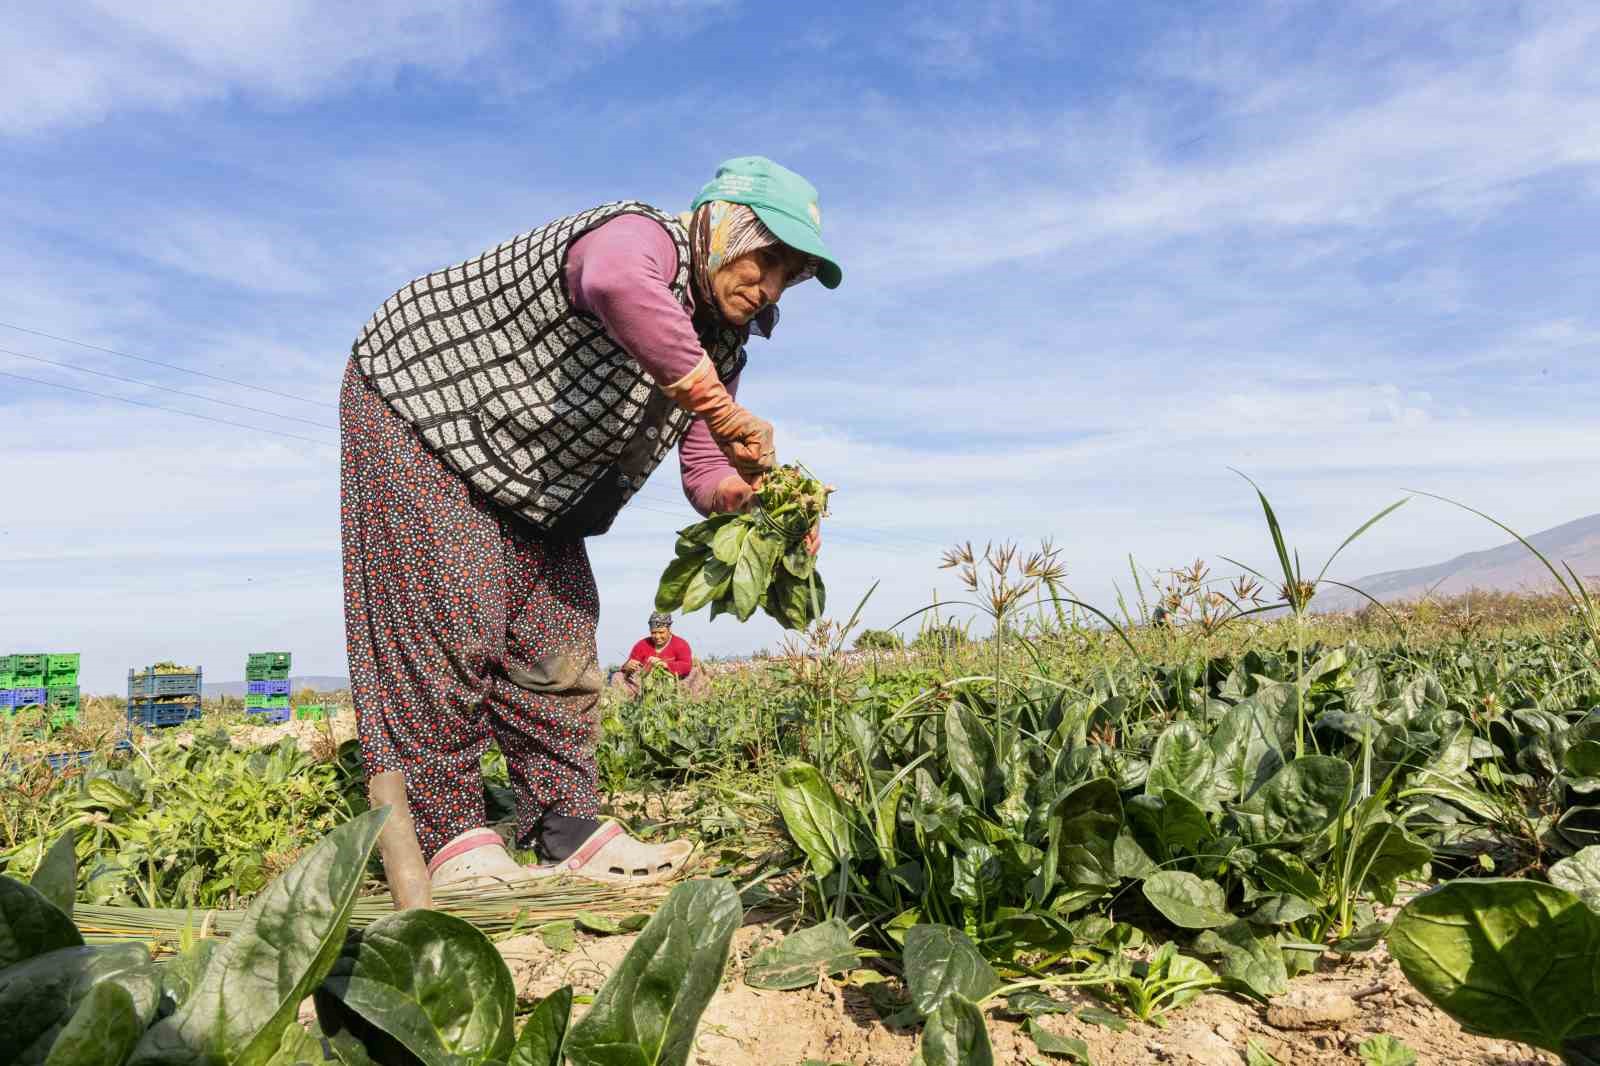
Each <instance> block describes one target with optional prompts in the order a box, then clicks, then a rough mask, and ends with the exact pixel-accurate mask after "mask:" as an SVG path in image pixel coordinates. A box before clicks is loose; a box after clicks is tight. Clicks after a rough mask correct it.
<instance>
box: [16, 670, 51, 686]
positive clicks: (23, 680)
mask: <svg viewBox="0 0 1600 1066" xmlns="http://www.w3.org/2000/svg"><path fill="white" fill-rule="evenodd" d="M10 687H11V688H44V687H45V686H44V675H43V674H25V673H22V672H21V671H18V672H16V673H14V674H12V675H11V685H10Z"/></svg>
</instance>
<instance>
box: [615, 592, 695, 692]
mask: <svg viewBox="0 0 1600 1066" xmlns="http://www.w3.org/2000/svg"><path fill="white" fill-rule="evenodd" d="M657 665H660V666H664V667H666V669H667V671H668V672H669V673H671V674H672V676H673V677H676V678H677V679H678V680H679V681H683V682H685V683H687V684H688V686H689V689H690V691H691V692H698V691H699V689H700V687H701V678H700V674H699V671H698V670H696V669H695V665H694V652H693V651H691V650H690V648H689V642H688V641H687V640H684V639H683V638H682V637H679V636H674V635H673V632H672V616H671V615H670V614H663V613H662V612H660V611H655V612H653V613H652V614H651V615H650V635H649V636H648V637H645V638H644V639H643V640H641V641H639V643H637V644H635V645H634V646H633V650H632V651H631V652H629V653H628V661H627V662H625V663H623V664H622V669H621V670H619V671H617V672H616V673H615V674H613V675H612V676H611V684H612V685H613V686H614V687H617V688H620V689H623V690H626V691H627V693H628V694H629V695H630V696H633V697H635V698H637V697H638V695H639V693H640V692H641V691H643V686H642V684H641V682H642V680H643V678H644V675H645V673H647V672H648V671H649V670H651V669H653V668H654V667H656V666H657Z"/></svg>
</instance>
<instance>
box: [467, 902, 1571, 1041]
mask: <svg viewBox="0 0 1600 1066" xmlns="http://www.w3.org/2000/svg"><path fill="white" fill-rule="evenodd" d="M781 935H782V934H781V932H780V930H779V929H778V928H777V927H776V926H774V925H768V924H760V923H752V924H748V925H746V926H745V927H744V928H743V929H741V930H739V932H738V933H737V934H735V937H734V943H733V951H732V953H731V957H730V959H729V964H728V971H727V974H726V976H725V978H724V980H723V983H722V987H721V989H720V990H719V991H718V993H717V995H716V996H715V997H714V998H713V999H712V1001H711V1005H710V1006H709V1007H708V1008H707V1009H706V1012H705V1015H704V1017H702V1019H701V1022H700V1033H699V1037H698V1039H697V1041H696V1045H695V1056H694V1057H693V1058H692V1059H691V1061H692V1062H694V1063H696V1064H698V1066H801V1064H802V1063H805V1062H806V1061H807V1060H814V1061H815V1062H816V1063H818V1064H827V1066H833V1064H848V1066H906V1064H907V1063H909V1062H910V1061H911V1060H912V1056H913V1055H914V1054H915V1053H916V1047H917V1032H916V1030H904V1029H891V1028H890V1027H888V1026H886V1025H885V1024H884V1022H883V1021H882V1018H881V1016H880V1014H879V1011H878V1009H877V1008H876V1007H875V1006H874V1004H873V1001H872V999H871V997H870V996H869V995H868V993H867V992H866V991H865V990H864V989H862V988H859V987H854V986H852V985H850V984H848V983H843V979H841V983H836V982H834V981H828V980H825V981H822V982H820V983H819V985H818V987H816V988H811V989H804V990H801V991H795V992H764V991H758V990H756V989H753V988H750V987H749V986H748V985H746V984H745V983H744V981H743V979H742V978H743V973H744V968H745V965H746V963H747V962H748V960H749V959H750V957H751V956H752V955H754V954H755V952H757V951H759V950H760V949H761V948H762V947H765V946H766V945H767V944H770V943H774V942H776V941H777V940H779V939H780V938H781ZM634 939H635V937H634V936H606V937H591V936H587V935H584V934H579V936H578V939H577V943H576V945H575V946H573V947H572V948H570V949H568V950H566V951H555V950H552V949H551V948H549V947H547V946H546V945H545V943H544V941H543V939H542V938H540V937H539V936H538V935H527V936H518V937H514V938H512V939H509V940H504V941H502V942H500V944H499V945H498V946H499V948H500V952H501V954H502V955H503V956H504V957H505V960H506V963H507V964H508V965H509V966H510V968H511V973H512V976H513V978H514V979H515V981H516V986H517V995H518V998H519V999H522V1000H528V1001H531V1000H535V999H538V998H540V997H542V996H545V995H548V994H549V993H551V992H553V991H555V990H556V989H557V988H560V987H561V986H562V985H565V984H571V985H572V986H573V987H574V990H575V991H577V992H578V993H579V994H583V993H593V992H595V991H596V990H598V989H599V987H600V986H601V984H603V983H604V981H605V979H606V977H607V976H608V975H609V974H610V973H611V971H612V970H613V969H615V967H616V965H617V963H618V962H619V961H620V960H621V959H622V957H623V955H625V954H626V953H627V951H628V948H629V947H631V946H632V944H633V941H634ZM1078 1002H1081V1004H1082V1005H1084V1006H1089V1005H1100V1006H1103V1004H1100V1003H1099V1001H1097V1000H1095V999H1093V998H1092V997H1090V996H1088V995H1083V996H1081V997H1079V1000H1078ZM583 1009H585V1008H583V1007H578V1008H577V1010H578V1011H582V1010H583ZM890 1013H892V1011H891V1012H890ZM1040 1024H1042V1025H1043V1027H1044V1028H1045V1029H1047V1030H1049V1031H1050V1032H1052V1033H1055V1034H1057V1035H1060V1036H1070V1037H1076V1038H1078V1039H1080V1040H1082V1041H1084V1042H1085V1043H1086V1044H1087V1045H1088V1047H1089V1055H1090V1060H1091V1061H1092V1062H1093V1063H1094V1064H1095V1066H1147V1064H1149V1063H1167V1064H1172V1066H1246V1059H1245V1049H1246V1047H1247V1045H1248V1044H1249V1042H1251V1041H1254V1042H1255V1043H1256V1045H1257V1046H1258V1047H1259V1048H1260V1049H1261V1050H1263V1051H1265V1052H1267V1053H1268V1054H1270V1055H1272V1056H1273V1057H1275V1058H1276V1059H1277V1060H1278V1061H1279V1062H1280V1063H1283V1064H1284V1066H1302V1064H1305V1066H1350V1064H1359V1063H1360V1062H1361V1057H1360V1055H1359V1054H1358V1053H1357V1051H1356V1047H1357V1045H1359V1044H1360V1043H1361V1042H1362V1041H1363V1040H1365V1039H1367V1038H1368V1037H1369V1036H1373V1035H1375V1034H1378V1033H1387V1034H1388V1035H1390V1036H1392V1037H1395V1038H1396V1039H1399V1040H1401V1041H1403V1042H1404V1043H1405V1045H1406V1046H1407V1047H1409V1048H1411V1050H1412V1051H1414V1052H1416V1055H1417V1062H1418V1063H1419V1066H1433V1064H1446V1063H1448V1064H1451V1066H1536V1064H1537V1066H1544V1064H1549V1063H1555V1062H1557V1060H1556V1059H1555V1058H1554V1057H1553V1056H1547V1055H1544V1054H1543V1053H1540V1052H1536V1051H1533V1050H1532V1049H1529V1048H1526V1047H1523V1046H1522V1045H1519V1044H1511V1043H1507V1042H1505V1041H1501V1040H1486V1039H1483V1038H1480V1037H1476V1036H1472V1035H1469V1034H1467V1033H1465V1032H1463V1031H1462V1029H1461V1027H1460V1026H1458V1025H1457V1024H1456V1023H1455V1022H1453V1021H1451V1020H1450V1018H1449V1017H1448V1016H1446V1015H1445V1014H1443V1013H1442V1012H1441V1011H1439V1010H1437V1009H1436V1008H1434V1007H1433V1006H1432V1005H1431V1004H1429V1003H1428V1001H1427V1000H1425V999H1424V998H1423V997H1422V996H1421V994H1419V993H1417V992H1416V991H1414V990H1413V989H1412V988H1411V986H1410V985H1409V984H1408V983H1407V982H1406V979H1405V976H1404V975H1403V974H1402V973H1401V972H1400V968H1399V967H1398V966H1397V965H1396V964H1395V963H1394V961H1393V960H1392V959H1390V958H1389V956H1388V954H1387V952H1385V951H1384V949H1383V948H1382V947H1379V948H1378V949H1377V950H1375V951H1373V952H1370V953H1369V954H1367V955H1366V956H1362V957H1359V958H1356V959H1354V960H1352V961H1337V962H1336V961H1334V959H1333V957H1329V958H1328V959H1327V960H1325V961H1324V968H1323V969H1322V970H1320V971H1319V972H1317V973H1314V974H1307V975H1305V976H1302V977H1299V978H1296V979H1295V980H1294V981H1292V982H1291V988H1290V991H1289V993H1288V994H1287V995H1285V996H1282V997H1280V998H1279V999H1277V1000H1275V1001H1273V1003H1271V1004H1267V1005H1265V1006H1263V1005H1260V1004H1256V1003H1252V1002H1250V1001H1247V1000H1244V999H1240V998H1236V997H1234V996H1229V995H1206V996H1202V997H1200V998H1199V999H1196V1000H1193V1001H1191V1002H1190V1003H1188V1004H1186V1005H1184V1006H1183V1007H1182V1008H1180V1009H1178V1010H1176V1011H1173V1012H1171V1013H1170V1014H1168V1016H1167V1019H1166V1026H1165V1028H1157V1027H1155V1026H1151V1025H1145V1024H1142V1023H1140V1022H1134V1021H1131V1020H1130V1021H1129V1024H1128V1028H1127V1029H1126V1030H1125V1031H1123V1032H1116V1031H1113V1030H1111V1029H1108V1028H1105V1027H1103V1026H1100V1025H1096V1024H1093V1023H1089V1022H1083V1021H1080V1020H1078V1019H1077V1018H1076V1017H1075V1016H1073V1015H1070V1014H1052V1015H1048V1016H1046V1017H1044V1018H1042V1019H1040ZM989 1035H990V1039H991V1040H992V1042H993V1044H994V1052H995V1062H997V1063H1007V1064H1010V1063H1018V1064H1028V1063H1047V1062H1064V1061H1065V1060H1063V1059H1052V1058H1049V1057H1047V1056H1045V1055H1042V1054H1040V1053H1039V1051H1038V1050H1037V1049H1036V1048H1035V1047H1034V1045H1033V1041H1032V1040H1031V1039H1030V1038H1029V1037H1028V1036H1027V1034H1026V1033H1025V1032H1024V1031H1023V1029H1022V1027H1021V1026H1020V1025H1018V1024H1016V1023H1014V1022H1012V1021H1010V1020H1008V1019H1004V1018H999V1017H996V1016H994V1015H991V1016H990V1018H989Z"/></svg>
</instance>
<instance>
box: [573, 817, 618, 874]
mask: <svg viewBox="0 0 1600 1066" xmlns="http://www.w3.org/2000/svg"><path fill="white" fill-rule="evenodd" d="M621 832H622V823H621V822H607V823H606V824H605V825H604V826H602V827H600V828H599V829H597V830H595V832H594V834H593V835H592V836H590V837H589V839H588V840H586V841H584V842H583V847H581V848H579V849H578V850H577V851H575V852H573V853H572V855H571V856H570V857H569V858H568V859H567V860H566V861H565V862H563V863H562V864H561V865H563V866H565V867H566V868H567V869H569V870H578V869H581V868H583V867H584V866H587V865H588V864H589V860H590V859H592V858H594V857H595V856H596V855H598V854H600V849H601V848H603V847H605V846H606V845H607V844H609V843H611V841H613V840H614V839H616V837H617V836H618V834H620V833H621Z"/></svg>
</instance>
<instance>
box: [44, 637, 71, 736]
mask: <svg viewBox="0 0 1600 1066" xmlns="http://www.w3.org/2000/svg"><path fill="white" fill-rule="evenodd" d="M79 658H80V656H79V654H78V653H77V652H75V651H63V652H51V653H50V654H49V655H46V656H45V659H44V687H45V700H46V703H47V704H48V706H49V708H50V724H51V725H53V726H56V727H57V728H59V727H61V726H66V725H72V724H73V723H75V722H77V720H78V702H79V698H78V693H79V689H78V661H79Z"/></svg>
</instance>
